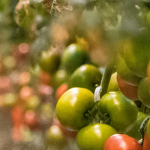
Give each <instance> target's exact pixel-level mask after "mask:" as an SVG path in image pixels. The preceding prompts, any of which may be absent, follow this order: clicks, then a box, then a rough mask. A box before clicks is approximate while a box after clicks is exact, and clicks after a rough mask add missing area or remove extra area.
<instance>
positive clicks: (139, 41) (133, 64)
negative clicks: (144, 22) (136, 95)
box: [124, 34, 150, 77]
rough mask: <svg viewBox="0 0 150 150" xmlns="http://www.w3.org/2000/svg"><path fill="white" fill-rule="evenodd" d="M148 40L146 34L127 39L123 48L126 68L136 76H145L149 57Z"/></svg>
mask: <svg viewBox="0 0 150 150" xmlns="http://www.w3.org/2000/svg"><path fill="white" fill-rule="evenodd" d="M149 43H150V38H149V35H147V34H140V35H138V36H137V37H134V38H129V39H127V41H126V44H125V46H124V60H125V63H126V65H127V66H128V68H129V69H130V70H131V71H132V72H133V73H134V74H135V75H137V76H139V77H145V76H146V75H147V65H148V62H149V57H150V51H149V50H150V44H149Z"/></svg>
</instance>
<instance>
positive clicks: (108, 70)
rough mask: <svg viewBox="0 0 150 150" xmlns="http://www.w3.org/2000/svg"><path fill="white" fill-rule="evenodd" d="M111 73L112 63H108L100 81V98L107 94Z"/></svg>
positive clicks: (112, 70)
mask: <svg viewBox="0 0 150 150" xmlns="http://www.w3.org/2000/svg"><path fill="white" fill-rule="evenodd" d="M113 72H114V61H109V62H108V63H107V64H106V68H105V72H104V74H103V77H102V80H101V84H100V86H101V87H102V89H101V92H100V97H102V96H103V95H104V94H106V93H107V89H108V85H109V81H110V78H111V75H112V73H113Z"/></svg>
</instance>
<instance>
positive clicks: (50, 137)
mask: <svg viewBox="0 0 150 150" xmlns="http://www.w3.org/2000/svg"><path fill="white" fill-rule="evenodd" d="M45 141H46V144H47V146H48V147H50V149H51V148H52V149H58V148H59V149H60V148H62V149H63V148H64V147H65V145H66V144H67V141H66V139H65V137H64V136H63V133H62V131H61V129H60V128H59V126H57V125H52V126H50V127H49V129H48V130H47V131H46V133H45Z"/></svg>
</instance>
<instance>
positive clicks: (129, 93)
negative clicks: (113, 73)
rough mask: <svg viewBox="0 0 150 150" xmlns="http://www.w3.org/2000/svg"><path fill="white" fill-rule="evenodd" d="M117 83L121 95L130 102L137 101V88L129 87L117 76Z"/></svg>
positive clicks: (129, 85)
mask: <svg viewBox="0 0 150 150" xmlns="http://www.w3.org/2000/svg"><path fill="white" fill-rule="evenodd" d="M117 82H118V87H119V89H120V91H121V92H122V93H123V95H124V96H125V97H127V98H129V99H131V100H135V101H136V100H138V95H137V89H138V86H136V85H131V84H129V83H128V82H126V81H125V80H123V79H121V78H120V76H118V75H117Z"/></svg>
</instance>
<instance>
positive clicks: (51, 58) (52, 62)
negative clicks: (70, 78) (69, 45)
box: [39, 50, 61, 74]
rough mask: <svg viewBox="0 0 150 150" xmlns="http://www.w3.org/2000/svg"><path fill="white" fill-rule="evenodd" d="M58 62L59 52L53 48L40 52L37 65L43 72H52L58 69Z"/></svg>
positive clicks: (59, 60)
mask: <svg viewBox="0 0 150 150" xmlns="http://www.w3.org/2000/svg"><path fill="white" fill-rule="evenodd" d="M60 62H61V56H60V54H59V53H57V52H55V51H53V50H48V51H43V52H42V55H41V60H40V62H39V66H40V68H41V69H42V70H43V71H44V72H46V73H49V74H54V73H55V72H56V71H57V70H58V68H59V66H60Z"/></svg>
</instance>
